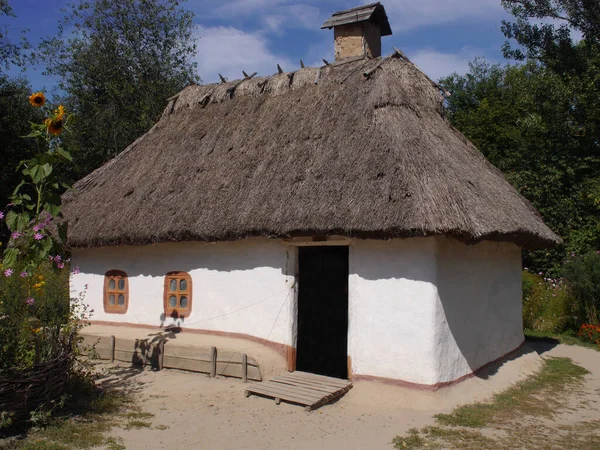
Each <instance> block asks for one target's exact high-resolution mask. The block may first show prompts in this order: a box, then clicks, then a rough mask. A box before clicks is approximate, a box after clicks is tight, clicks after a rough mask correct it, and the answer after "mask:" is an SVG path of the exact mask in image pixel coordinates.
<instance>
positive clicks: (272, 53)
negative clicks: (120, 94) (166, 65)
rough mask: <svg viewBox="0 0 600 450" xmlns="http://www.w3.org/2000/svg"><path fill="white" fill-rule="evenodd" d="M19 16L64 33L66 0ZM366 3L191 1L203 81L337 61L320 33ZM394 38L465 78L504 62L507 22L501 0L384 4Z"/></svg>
mask: <svg viewBox="0 0 600 450" xmlns="http://www.w3.org/2000/svg"><path fill="white" fill-rule="evenodd" d="M9 1H10V4H11V6H12V8H13V10H14V12H15V14H16V15H17V17H16V18H3V19H2V20H1V21H0V24H2V25H6V26H8V29H9V31H10V33H11V35H12V36H13V39H16V36H18V32H19V30H21V29H24V28H30V29H31V30H30V31H29V33H28V37H29V40H30V41H31V42H32V44H34V45H35V44H36V43H37V42H38V41H39V39H40V38H41V37H42V36H48V35H52V34H53V33H55V32H56V30H57V23H58V20H59V18H60V17H61V12H60V10H59V9H60V8H61V7H62V6H65V5H66V4H67V0H54V1H52V2H48V1H47V0H43V1H42V0H9ZM365 3H369V1H361V0H330V1H317V0H188V1H187V3H184V4H183V5H184V7H187V8H188V9H190V10H192V11H193V12H194V13H195V14H196V18H195V24H196V26H197V29H196V34H197V37H198V38H199V39H198V42H197V46H198V54H197V56H196V59H197V62H198V72H199V75H200V77H201V78H202V81H203V82H213V81H216V80H218V75H217V74H218V73H221V74H223V75H224V76H226V77H228V78H229V79H236V78H240V77H241V76H242V75H241V73H242V72H241V71H242V70H245V71H246V72H258V73H259V74H260V75H271V74H273V73H275V72H276V70H277V69H276V64H277V63H279V64H280V65H281V66H282V67H283V69H284V70H286V71H291V70H294V69H297V68H298V67H299V65H300V58H302V59H303V60H304V62H305V64H306V65H316V64H318V63H319V62H320V61H321V58H326V59H333V31H332V30H321V29H320V26H321V24H322V23H323V22H324V21H325V20H326V19H327V17H329V16H330V15H331V13H333V12H335V11H337V10H340V9H345V8H349V7H353V6H357V5H360V4H365ZM382 3H383V5H384V6H385V8H386V10H387V13H388V17H389V19H390V23H391V26H392V31H393V35H392V36H389V37H386V38H383V48H384V53H391V52H392V46H394V47H397V48H400V49H402V50H403V51H404V52H405V53H406V55H407V56H408V57H409V58H411V59H412V60H413V62H415V63H416V64H417V65H418V66H420V67H421V68H422V69H423V70H424V71H425V72H426V73H427V74H428V75H429V76H430V77H431V78H434V79H438V78H440V77H442V76H445V75H448V74H450V73H452V72H454V71H457V72H459V73H464V72H466V71H467V70H468V63H469V61H471V60H473V58H475V57H477V56H484V57H486V58H487V59H488V60H490V61H492V62H502V61H503V59H502V54H501V50H500V47H501V45H502V43H503V42H504V37H503V35H502V32H501V31H500V25H501V20H502V19H503V18H506V17H508V15H507V14H506V13H505V12H504V10H503V8H502V7H501V5H500V0H383V1H382ZM26 75H27V77H28V78H29V80H30V82H31V84H32V88H33V89H35V90H38V89H44V88H45V89H46V90H48V88H50V87H51V85H52V80H48V79H47V78H46V77H44V76H43V75H42V74H41V68H38V69H37V70H33V69H29V70H28V71H27V73H26Z"/></svg>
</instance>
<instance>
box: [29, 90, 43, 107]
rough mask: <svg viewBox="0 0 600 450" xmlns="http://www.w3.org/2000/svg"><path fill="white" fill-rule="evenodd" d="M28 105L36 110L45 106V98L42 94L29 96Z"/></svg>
mask: <svg viewBox="0 0 600 450" xmlns="http://www.w3.org/2000/svg"><path fill="white" fill-rule="evenodd" d="M29 103H31V104H32V105H33V106H35V107H36V108H40V107H42V106H44V105H45V104H46V97H45V96H44V93H43V92H36V93H35V94H31V95H30V96H29Z"/></svg>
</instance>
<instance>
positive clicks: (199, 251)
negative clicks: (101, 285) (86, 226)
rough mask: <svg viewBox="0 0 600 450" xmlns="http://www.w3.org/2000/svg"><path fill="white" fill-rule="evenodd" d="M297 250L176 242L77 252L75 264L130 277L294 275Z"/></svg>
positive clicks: (248, 243)
mask: <svg viewBox="0 0 600 450" xmlns="http://www.w3.org/2000/svg"><path fill="white" fill-rule="evenodd" d="M292 252H293V250H291V249H288V246H287V245H286V244H285V243H283V242H281V241H275V240H273V241H269V240H266V239H260V240H259V239H246V240H242V241H236V242H218V243H204V242H173V243H163V244H155V245H144V246H119V247H102V248H94V249H76V250H75V251H74V260H76V261H77V264H78V265H79V266H80V267H81V269H82V271H83V272H85V273H87V274H97V275H104V274H105V273H106V272H107V271H108V270H112V269H119V270H124V271H125V272H126V273H127V275H128V276H129V277H135V276H151V277H163V276H165V275H166V274H167V273H168V272H173V271H181V272H190V271H192V270H198V269H201V270H202V269H204V270H210V271H217V272H235V271H250V270H254V269H258V268H263V267H266V268H273V269H277V270H280V271H281V273H282V274H283V275H287V274H293V266H292V264H293V259H294V256H293V253H292Z"/></svg>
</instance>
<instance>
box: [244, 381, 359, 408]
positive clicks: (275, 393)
mask: <svg viewBox="0 0 600 450" xmlns="http://www.w3.org/2000/svg"><path fill="white" fill-rule="evenodd" d="M351 387H352V383H351V382H350V381H347V380H340V379H337V378H331V377H325V376H321V375H315V374H309V373H305V372H292V373H285V374H283V375H280V376H278V377H275V378H273V379H272V380H268V381H265V382H264V383H261V384H253V385H251V386H249V387H248V389H246V396H249V395H250V394H257V395H262V396H265V397H269V398H273V399H275V402H276V403H277V404H279V402H280V401H282V400H283V401H286V402H290V403H298V404H300V405H303V406H305V407H306V409H307V410H309V411H310V410H313V409H315V408H318V407H320V406H322V405H324V404H326V403H329V402H331V401H333V400H335V399H336V398H338V397H341V396H342V395H344V394H345V393H346V392H348V391H349V390H350V388H351Z"/></svg>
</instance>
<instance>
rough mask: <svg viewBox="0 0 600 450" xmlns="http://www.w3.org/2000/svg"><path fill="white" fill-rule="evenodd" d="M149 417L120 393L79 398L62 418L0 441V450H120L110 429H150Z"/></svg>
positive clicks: (104, 393)
mask: <svg viewBox="0 0 600 450" xmlns="http://www.w3.org/2000/svg"><path fill="white" fill-rule="evenodd" d="M152 417H154V415H153V414H150V413H147V412H143V411H141V409H140V408H139V406H137V405H136V403H135V401H134V399H133V396H132V395H131V394H128V393H127V392H125V391H123V390H121V389H112V390H107V391H97V392H96V393H95V394H92V395H91V396H88V397H85V396H80V397H79V398H78V401H77V402H74V403H73V404H72V405H70V409H67V410H66V411H65V412H64V413H63V415H62V417H58V418H56V419H54V420H53V421H52V423H51V424H50V425H48V426H46V427H43V428H34V429H31V430H29V431H28V432H27V434H26V435H25V437H24V438H23V439H7V440H5V441H4V442H2V441H0V450H76V449H91V448H96V447H103V448H107V449H108V450H124V449H125V446H124V445H123V441H122V439H120V438H114V437H109V436H107V433H108V432H109V431H110V430H111V429H112V428H114V427H123V428H124V429H126V430H130V429H141V428H151V427H152V423H151V422H150V421H149V420H148V419H151V418H152Z"/></svg>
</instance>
